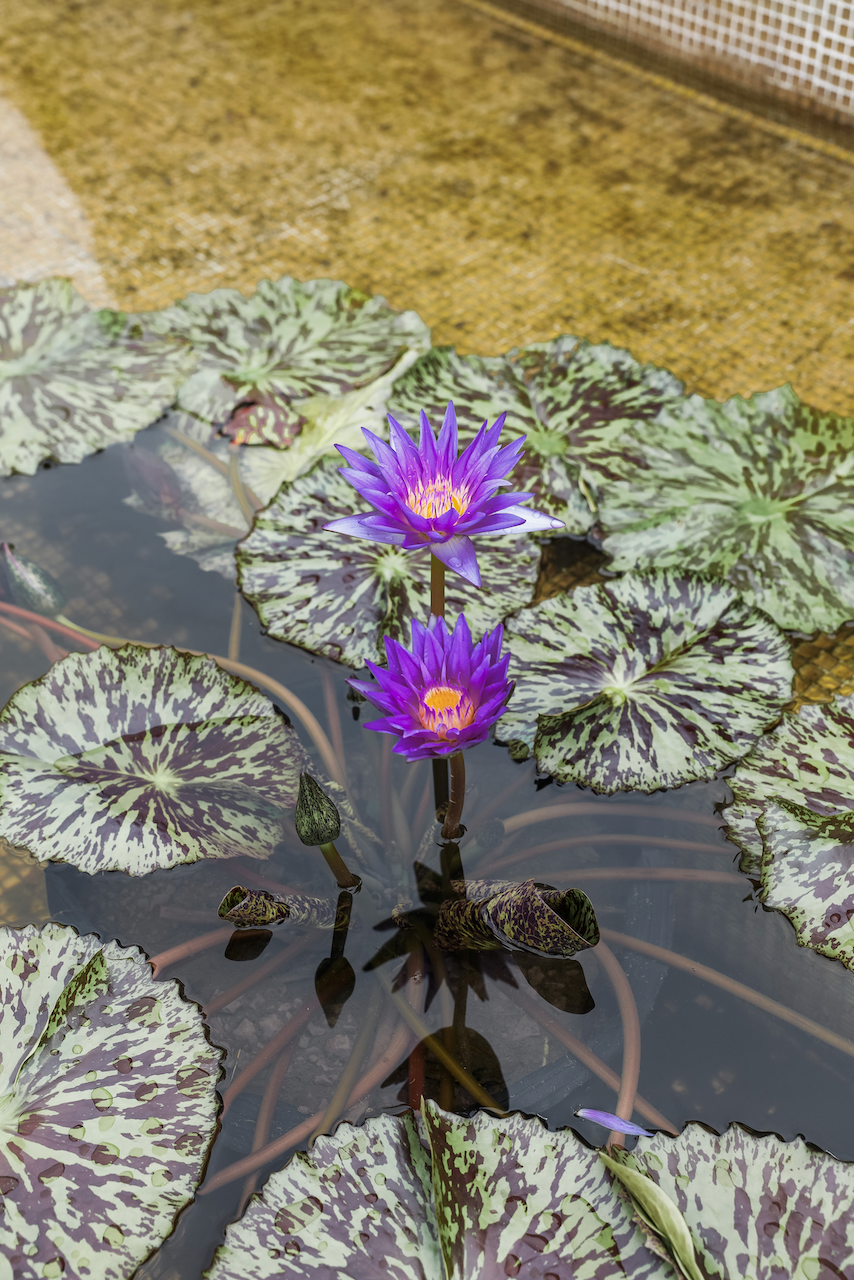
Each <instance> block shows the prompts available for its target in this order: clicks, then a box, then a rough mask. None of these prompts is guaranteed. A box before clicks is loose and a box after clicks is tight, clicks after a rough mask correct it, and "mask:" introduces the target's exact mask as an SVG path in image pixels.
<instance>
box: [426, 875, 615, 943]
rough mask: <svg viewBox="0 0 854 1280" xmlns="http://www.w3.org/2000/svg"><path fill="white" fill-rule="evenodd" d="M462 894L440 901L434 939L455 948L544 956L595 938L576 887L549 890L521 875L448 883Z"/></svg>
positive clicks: (592, 917)
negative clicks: (512, 879)
mask: <svg viewBox="0 0 854 1280" xmlns="http://www.w3.org/2000/svg"><path fill="white" fill-rule="evenodd" d="M452 887H453V888H455V889H457V891H458V892H463V891H464V892H465V894H466V896H465V898H457V899H449V900H448V901H445V902H443V903H442V905H441V907H440V908H439V914H438V917H437V919H436V927H435V931H434V935H433V936H434V940H435V942H436V945H437V946H438V947H441V948H442V949H444V950H447V951H455V950H459V949H460V948H464V947H475V948H478V947H484V946H486V947H490V946H492V947H501V946H503V947H507V948H510V949H511V950H520V951H532V952H536V953H537V954H538V955H545V956H567V957H568V956H574V955H575V954H576V953H577V952H579V951H584V950H586V949H587V948H588V947H595V946H596V944H597V942H598V941H599V926H598V925H597V923H596V914H595V912H594V910H593V906H592V904H591V902H590V899H589V898H588V897H587V894H586V893H583V892H582V891H581V889H565V890H564V889H552V888H550V887H549V886H547V885H545V886H544V885H541V884H538V883H537V881H535V880H525V881H524V882H523V883H522V884H516V883H514V882H502V881H495V880H467V881H465V882H462V881H455V882H452Z"/></svg>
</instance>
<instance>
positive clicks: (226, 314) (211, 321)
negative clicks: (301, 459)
mask: <svg viewBox="0 0 854 1280" xmlns="http://www.w3.org/2000/svg"><path fill="white" fill-rule="evenodd" d="M148 319H149V321H150V323H151V324H152V325H153V326H154V327H155V328H156V330H157V331H158V332H160V333H163V334H169V335H174V336H178V337H181V338H183V339H185V340H187V341H189V342H190V344H191V346H192V348H193V350H194V351H195V353H196V354H197V356H198V365H197V368H196V370H195V372H194V373H193V375H192V376H191V377H190V378H188V380H187V381H186V382H185V383H184V385H183V386H182V387H181V390H180V393H179V397H178V407H179V409H181V410H182V411H183V412H184V413H185V414H187V415H188V416H189V419H190V420H194V421H195V422H196V424H197V426H198V430H199V431H200V432H201V433H202V434H203V435H204V436H205V437H206V436H207V435H208V434H209V432H210V428H211V426H212V425H217V426H221V425H224V424H227V423H228V422H229V420H230V419H231V417H232V415H233V414H234V413H235V411H237V418H238V420H237V423H236V425H235V438H236V439H237V440H238V442H243V443H252V444H261V445H263V444H273V445H278V446H280V447H285V446H287V445H290V444H291V443H292V441H293V440H294V438H295V437H297V436H298V435H299V433H300V432H302V430H303V429H304V428H305V426H306V425H307V424H311V423H312V422H315V421H316V419H317V418H318V415H320V416H322V414H323V413H324V412H325V411H326V410H327V409H329V408H330V407H332V403H333V402H334V401H337V400H339V399H340V398H341V397H342V396H346V395H349V394H351V393H353V392H358V391H360V390H364V389H367V388H369V387H370V385H371V384H372V383H375V382H376V381H377V380H378V379H381V378H382V377H383V376H384V375H386V374H389V373H390V372H392V370H394V371H395V374H399V373H402V372H403V371H404V370H405V369H406V368H407V367H408V365H409V364H410V363H411V362H412V361H413V360H414V359H416V357H417V356H418V355H419V354H420V353H421V352H423V351H426V350H427V349H428V347H429V345H430V333H429V330H428V329H427V328H426V327H425V325H424V323H423V321H421V320H420V319H419V318H418V316H417V315H416V314H415V312H414V311H404V312H396V311H393V310H392V309H391V307H389V305H388V303H387V302H386V301H385V299H384V298H380V297H373V298H371V297H368V296H367V295H366V294H364V293H360V292H359V291H358V290H357V289H351V288H349V287H348V286H347V285H345V284H342V283H341V282H340V281H338V280H309V281H307V282H306V283H305V284H300V283H299V282H298V281H296V280H292V279H291V278H290V277H288V276H285V277H283V279H281V280H279V281H278V282H276V283H274V282H273V281H271V280H262V281H261V283H260V284H259V285H258V288H257V289H256V291H255V293H254V294H253V295H252V296H251V297H250V298H245V297H244V296H243V294H241V293H240V292H239V291H238V290H237V289H215V290H214V291H213V292H212V293H207V294H200V293H191V294H190V295H189V296H188V297H187V298H184V299H182V300H181V301H180V302H178V303H176V304H175V306H173V307H169V308H167V309H166V310H165V311H160V312H157V313H154V314H153V315H151V316H150V317H148ZM253 406H254V411H253Z"/></svg>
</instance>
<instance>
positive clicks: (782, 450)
mask: <svg viewBox="0 0 854 1280" xmlns="http://www.w3.org/2000/svg"><path fill="white" fill-rule="evenodd" d="M614 443H615V449H614V451H613V453H612V455H611V456H609V458H608V459H607V463H606V464H605V463H603V460H602V458H601V456H600V457H598V458H597V456H596V449H595V446H593V447H591V448H590V450H589V454H588V453H587V451H586V449H585V447H584V446H582V452H583V453H585V457H584V459H583V460H582V461H583V463H584V470H585V472H586V470H588V469H592V470H593V471H595V473H596V475H597V476H598V477H599V478H600V479H601V483H599V485H598V491H599V523H600V525H601V528H602V531H603V533H604V535H605V540H604V544H603V545H604V549H605V551H607V552H608V553H609V555H612V556H613V557H614V562H613V566H612V567H613V568H614V569H616V570H618V571H620V570H625V569H640V568H645V567H647V566H650V565H655V566H656V567H658V568H667V567H672V568H674V569H678V570H679V571H680V572H699V573H708V574H711V575H712V576H714V577H720V578H725V579H726V580H727V581H728V582H731V583H732V584H733V586H735V588H736V589H737V590H738V592H739V594H740V595H742V596H743V597H744V599H745V600H747V601H749V602H750V603H751V604H756V605H758V606H759V607H760V608H762V609H764V610H765V611H766V613H768V614H770V615H771V617H772V618H773V619H774V620H775V622H777V623H778V624H779V625H780V626H781V627H787V628H792V629H795V630H799V631H815V630H817V629H819V628H821V629H823V630H825V631H833V630H835V629H836V628H837V627H838V626H840V625H841V624H842V623H843V622H845V621H847V620H848V619H850V618H854V521H852V519H851V511H852V507H854V419H851V418H842V417H839V416H838V415H837V414H833V413H821V412H819V411H818V410H817V409H811V408H810V407H809V406H808V405H805V404H802V403H801V401H800V400H799V399H798V397H797V396H796V395H795V393H794V391H793V390H792V388H791V387H789V386H785V387H780V388H778V389H777V390H776V391H768V392H764V393H762V394H761V395H755V396H753V397H752V398H751V399H749V400H743V399H742V398H741V397H740V396H734V397H733V398H732V399H731V400H728V401H727V402H726V404H723V405H721V404H717V403H716V402H715V401H714V400H703V399H702V398H701V397H700V396H691V397H690V398H689V399H686V400H684V401H683V402H680V403H677V404H675V405H673V406H672V407H669V408H665V409H664V410H663V411H662V413H661V414H660V415H659V416H658V418H657V419H655V421H653V422H644V423H642V424H634V425H632V426H630V427H628V429H627V430H625V431H624V432H623V433H622V435H621V436H619V437H618V438H617V440H616V441H615V442H614Z"/></svg>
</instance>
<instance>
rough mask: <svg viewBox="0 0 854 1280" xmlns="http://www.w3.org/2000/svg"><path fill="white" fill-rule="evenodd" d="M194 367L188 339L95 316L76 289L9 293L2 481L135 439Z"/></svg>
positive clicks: (2, 371) (1, 382)
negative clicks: (13, 474) (15, 473)
mask: <svg viewBox="0 0 854 1280" xmlns="http://www.w3.org/2000/svg"><path fill="white" fill-rule="evenodd" d="M194 363H195V357H194V355H193V353H192V351H191V350H190V348H189V347H188V345H187V343H186V342H184V341H183V340H181V339H180V338H176V337H169V336H165V335H162V334H159V333H156V332H154V331H152V330H151V329H150V328H149V327H148V325H147V324H146V323H145V321H144V319H143V318H138V319H135V318H133V317H131V318H128V317H127V316H125V315H124V314H123V313H122V312H120V311H109V310H106V309H105V310H101V311H93V310H92V309H91V307H90V306H89V304H88V303H87V302H84V300H83V299H82V298H81V297H80V295H79V294H78V293H76V292H75V290H74V289H73V288H72V287H71V285H70V284H69V283H68V281H67V280H56V279H52V280H42V281H40V282H39V283H38V284H22V285H18V286H17V287H16V288H11V289H0V424H2V426H0V475H9V474H10V473H11V472H13V471H19V472H23V474H24V475H33V474H34V473H35V471H36V469H37V468H38V466H39V464H40V463H42V462H44V461H45V460H46V459H48V458H54V459H56V460H57V461H58V462H81V461H82V460H83V458H85V457H87V456H88V455H89V454H90V453H95V452H96V450H98V449H104V448H106V446H107V445H110V444H115V443H116V441H118V440H127V439H128V438H129V437H130V436H132V435H133V434H134V433H135V432H137V431H140V430H141V429H142V428H143V427H147V426H148V424H149V423H150V422H153V421H154V419H155V418H157V417H159V416H160V414H161V413H162V412H163V410H164V409H166V408H168V407H169V405H170V404H171V403H172V401H173V400H174V398H175V392H176V390H177V388H178V386H179V384H180V383H181V382H182V381H183V380H184V378H185V377H186V376H187V374H188V373H189V372H190V370H191V369H192V367H193V365H194Z"/></svg>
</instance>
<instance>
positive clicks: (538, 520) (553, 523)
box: [502, 507, 564, 533]
mask: <svg viewBox="0 0 854 1280" xmlns="http://www.w3.org/2000/svg"><path fill="white" fill-rule="evenodd" d="M502 514H503V515H505V516H509V515H514V516H515V515H518V516H520V517H521V518H522V524H520V525H516V526H515V531H516V532H517V533H532V532H534V531H535V530H542V529H562V528H563V527H564V522H563V520H557V519H555V517H554V516H547V515H546V513H545V512H544V511H529V510H528V508H527V507H506V508H505V509H504V511H503V512H502Z"/></svg>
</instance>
